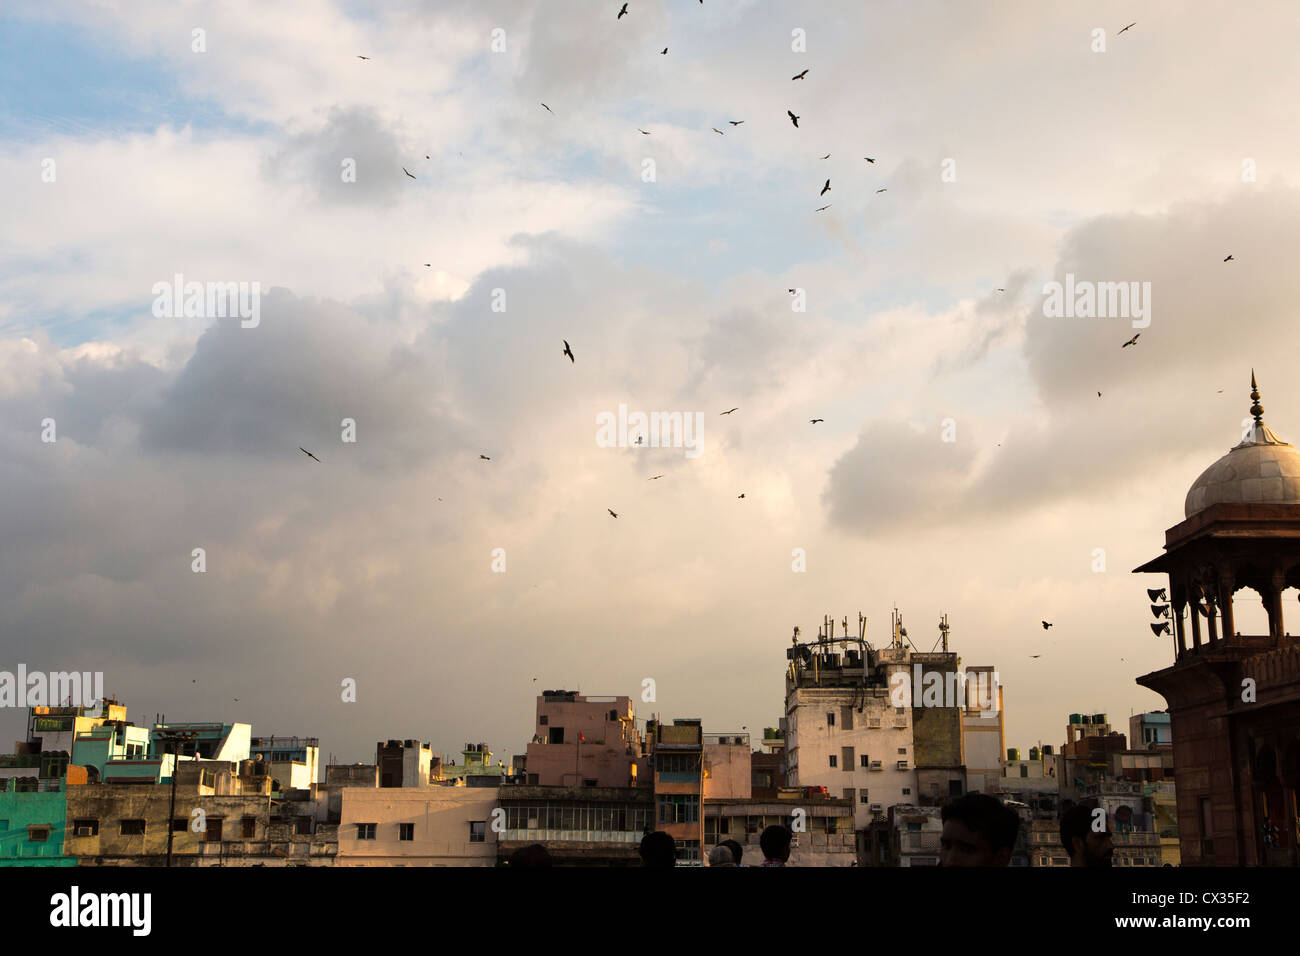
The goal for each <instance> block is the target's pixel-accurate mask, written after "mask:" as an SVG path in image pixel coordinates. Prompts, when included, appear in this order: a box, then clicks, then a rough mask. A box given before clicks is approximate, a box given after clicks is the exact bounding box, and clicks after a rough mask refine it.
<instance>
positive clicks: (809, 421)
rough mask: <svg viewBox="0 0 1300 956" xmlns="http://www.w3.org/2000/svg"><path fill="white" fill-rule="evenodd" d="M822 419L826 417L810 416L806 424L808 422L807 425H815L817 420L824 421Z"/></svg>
mask: <svg viewBox="0 0 1300 956" xmlns="http://www.w3.org/2000/svg"><path fill="white" fill-rule="evenodd" d="M824 421H826V419H824V418H810V419H808V424H809V425H816V424H817V423H818V422H824Z"/></svg>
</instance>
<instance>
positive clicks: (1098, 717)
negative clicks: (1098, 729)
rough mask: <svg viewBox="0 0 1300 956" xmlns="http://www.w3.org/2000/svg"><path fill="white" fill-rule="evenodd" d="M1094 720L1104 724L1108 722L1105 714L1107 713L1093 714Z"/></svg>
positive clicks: (1095, 722) (1096, 722)
mask: <svg viewBox="0 0 1300 956" xmlns="http://www.w3.org/2000/svg"><path fill="white" fill-rule="evenodd" d="M1092 722H1093V723H1094V724H1104V723H1105V722H1106V715H1105V714H1093V715H1092Z"/></svg>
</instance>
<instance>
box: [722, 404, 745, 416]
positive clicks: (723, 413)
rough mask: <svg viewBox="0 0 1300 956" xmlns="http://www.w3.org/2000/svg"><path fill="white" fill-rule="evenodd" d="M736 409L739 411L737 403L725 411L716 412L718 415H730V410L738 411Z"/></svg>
mask: <svg viewBox="0 0 1300 956" xmlns="http://www.w3.org/2000/svg"><path fill="white" fill-rule="evenodd" d="M738 411H740V406H739V405H737V406H736V407H735V408H732V409H728V410H727V411H725V412H718V414H719V415H730V414H731V413H732V412H738Z"/></svg>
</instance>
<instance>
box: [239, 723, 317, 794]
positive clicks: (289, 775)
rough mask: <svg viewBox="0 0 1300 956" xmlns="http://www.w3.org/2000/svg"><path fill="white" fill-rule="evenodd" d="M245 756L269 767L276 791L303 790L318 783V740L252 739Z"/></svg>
mask: <svg viewBox="0 0 1300 956" xmlns="http://www.w3.org/2000/svg"><path fill="white" fill-rule="evenodd" d="M249 755H250V756H251V757H252V758H253V759H254V760H261V761H263V762H265V763H267V764H269V765H270V767H271V786H272V788H273V789H276V790H304V789H307V788H310V787H311V786H312V785H313V784H315V783H318V782H319V781H320V740H319V739H318V738H316V737H276V736H274V735H272V736H270V737H253V738H251V739H250V741H249Z"/></svg>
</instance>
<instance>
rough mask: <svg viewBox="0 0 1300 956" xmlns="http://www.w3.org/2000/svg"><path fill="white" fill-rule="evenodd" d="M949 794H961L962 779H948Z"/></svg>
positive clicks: (956, 795) (953, 795) (954, 795)
mask: <svg viewBox="0 0 1300 956" xmlns="http://www.w3.org/2000/svg"><path fill="white" fill-rule="evenodd" d="M948 796H950V797H960V796H961V781H960V780H949V781H948Z"/></svg>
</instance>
